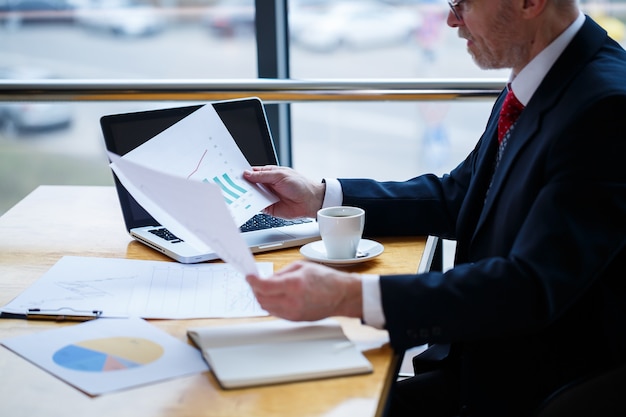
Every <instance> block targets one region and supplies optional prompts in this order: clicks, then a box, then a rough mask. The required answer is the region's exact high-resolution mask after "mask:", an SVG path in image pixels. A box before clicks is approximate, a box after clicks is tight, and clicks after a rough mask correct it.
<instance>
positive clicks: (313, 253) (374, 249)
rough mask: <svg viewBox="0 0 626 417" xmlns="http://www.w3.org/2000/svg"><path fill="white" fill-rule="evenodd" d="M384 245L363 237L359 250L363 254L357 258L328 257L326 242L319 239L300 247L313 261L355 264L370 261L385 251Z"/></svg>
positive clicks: (306, 256)
mask: <svg viewBox="0 0 626 417" xmlns="http://www.w3.org/2000/svg"><path fill="white" fill-rule="evenodd" d="M383 250H384V247H383V245H381V244H380V243H378V242H375V241H373V240H367V239H361V242H360V243H359V247H358V251H359V252H361V253H362V254H363V255H362V256H359V257H357V258H349V259H328V258H327V257H326V248H325V247H324V242H322V241H321V240H317V241H315V242H311V243H307V244H306V245H304V246H302V247H301V248H300V253H301V254H302V255H303V256H304V257H305V258H307V259H309V260H311V261H316V262H320V263H323V264H328V265H353V264H358V263H361V262H366V261H369V260H370V259H373V258H375V257H377V256H378V255H380V254H381V253H383Z"/></svg>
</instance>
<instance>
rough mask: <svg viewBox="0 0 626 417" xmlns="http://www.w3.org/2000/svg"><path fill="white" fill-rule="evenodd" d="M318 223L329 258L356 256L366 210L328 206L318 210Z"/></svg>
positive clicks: (350, 257)
mask: <svg viewBox="0 0 626 417" xmlns="http://www.w3.org/2000/svg"><path fill="white" fill-rule="evenodd" d="M317 223H318V226H319V230H320V236H321V237H322V242H323V243H324V247H325V248H326V257H327V258H328V259H352V258H355V257H356V253H357V249H358V247H359V242H360V241H361V235H362V234H363V227H364V225H365V210H363V209H361V208H358V207H349V206H339V207H326V208H323V209H321V210H319V211H318V212H317Z"/></svg>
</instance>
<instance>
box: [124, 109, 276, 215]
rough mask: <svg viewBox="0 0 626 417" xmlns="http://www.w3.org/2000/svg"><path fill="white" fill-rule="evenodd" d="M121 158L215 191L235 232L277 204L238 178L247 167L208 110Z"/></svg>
mask: <svg viewBox="0 0 626 417" xmlns="http://www.w3.org/2000/svg"><path fill="white" fill-rule="evenodd" d="M123 158H124V159H126V160H128V161H131V162H134V163H136V164H138V165H142V166H144V167H147V168H151V169H154V170H158V171H161V172H163V173H166V174H170V175H173V176H176V177H180V178H185V179H189V180H195V181H199V182H203V183H210V184H216V185H218V186H219V188H220V190H221V191H222V195H223V199H224V202H225V203H226V204H227V206H228V209H229V210H230V212H231V214H232V215H233V218H234V219H235V223H236V224H237V226H241V225H242V224H243V223H245V222H246V221H247V220H248V219H250V218H251V217H252V216H254V215H255V214H257V213H258V212H260V211H261V210H263V209H264V208H265V207H267V206H269V205H270V204H273V203H275V202H276V201H277V198H276V197H275V196H274V195H273V194H272V193H270V192H269V191H268V190H266V189H265V188H263V187H261V186H259V185H257V184H252V183H250V182H248V181H246V180H245V179H244V178H243V172H244V170H246V169H250V164H249V163H248V161H247V160H246V158H245V157H244V155H243V154H242V152H241V150H240V149H239V148H238V147H237V144H236V143H235V141H234V139H233V138H232V136H231V135H230V133H229V132H228V129H227V128H226V126H225V125H224V123H223V122H222V120H221V119H220V118H219V116H218V114H217V112H216V111H215V109H214V108H213V106H210V105H209V106H203V107H201V108H200V109H198V110H196V111H195V112H193V113H192V114H190V115H189V116H187V117H185V118H184V119H182V120H181V121H179V122H178V123H176V124H175V125H173V126H172V127H170V128H169V129H166V130H164V131H163V132H161V133H159V134H158V135H156V136H155V137H153V138H152V139H150V140H149V141H147V142H146V143H144V144H143V145H141V146H139V147H137V148H135V149H133V150H132V151H130V152H128V153H127V154H126V155H124V157H123Z"/></svg>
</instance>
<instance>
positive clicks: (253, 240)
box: [243, 229, 293, 246]
mask: <svg viewBox="0 0 626 417" xmlns="http://www.w3.org/2000/svg"><path fill="white" fill-rule="evenodd" d="M243 237H244V239H245V240H246V242H247V243H248V245H249V246H259V245H267V244H268V243H280V242H284V241H285V240H290V239H293V236H291V235H288V234H287V233H283V232H280V231H278V230H272V229H266V230H258V231H254V232H248V233H244V234H243Z"/></svg>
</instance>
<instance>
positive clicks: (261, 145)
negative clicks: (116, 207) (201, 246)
mask: <svg viewBox="0 0 626 417" xmlns="http://www.w3.org/2000/svg"><path fill="white" fill-rule="evenodd" d="M211 104H212V105H213V107H214V108H215V110H216V111H217V114H218V115H219V116H220V118H221V119H222V122H224V125H225V126H226V128H227V129H228V131H229V132H230V134H231V136H232V137H233V138H234V139H235V142H236V143H237V145H238V146H239V149H240V150H241V152H242V153H243V155H244V156H245V157H246V159H247V160H248V163H250V165H252V166H255V165H268V164H278V160H277V158H276V151H275V149H274V142H273V141H272V137H271V134H270V131H269V128H268V125H267V119H266V117H265V111H264V109H263V104H262V103H261V101H260V100H259V99H257V98H250V99H242V100H232V101H221V102H215V103H211ZM200 107H202V106H201V105H195V106H186V107H176V108H170V109H160V110H149V111H142V112H135V113H124V114H114V115H107V116H103V117H102V118H101V119H100V126H101V127H102V133H103V136H104V142H105V146H106V148H107V150H108V151H110V152H113V153H115V154H117V155H125V154H126V153H128V152H130V151H132V150H133V149H135V148H136V147H138V146H140V145H141V144H143V143H145V142H146V141H148V140H149V139H151V138H153V137H154V136H156V135H157V134H159V133H161V132H162V131H164V130H165V129H167V128H169V127H170V126H172V125H174V124H175V123H176V122H178V121H180V120H182V119H183V118H185V117H186V116H188V115H190V114H191V113H193V112H194V111H196V110H198V109H199V108H200ZM113 178H114V180H115V187H116V188H117V194H118V197H119V200H120V205H121V207H122V214H123V215H124V222H125V223H126V228H127V229H128V230H130V229H133V228H135V227H143V226H150V225H156V224H158V223H157V222H156V221H155V220H154V218H153V217H152V216H150V214H148V212H147V211H146V210H144V209H143V207H141V206H140V205H139V203H137V201H135V199H134V198H133V197H132V196H131V195H130V193H129V192H128V191H126V189H125V188H124V186H123V185H122V184H121V183H120V182H119V180H118V179H117V177H116V176H115V174H113Z"/></svg>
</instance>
